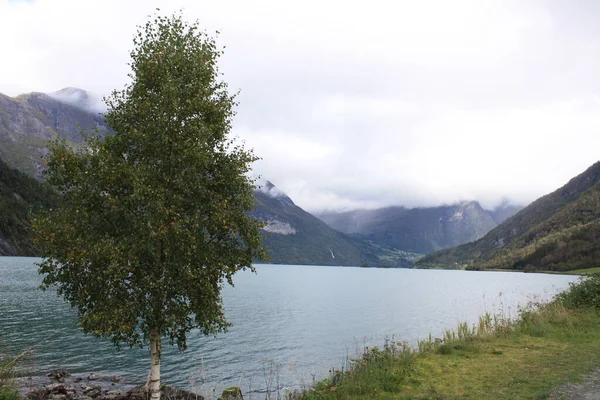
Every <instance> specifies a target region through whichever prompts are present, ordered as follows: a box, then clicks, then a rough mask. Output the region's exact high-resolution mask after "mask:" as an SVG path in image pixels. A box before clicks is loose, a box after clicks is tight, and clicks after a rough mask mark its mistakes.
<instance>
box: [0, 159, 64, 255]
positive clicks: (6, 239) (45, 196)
mask: <svg viewBox="0 0 600 400" xmlns="http://www.w3.org/2000/svg"><path fill="white" fill-rule="evenodd" d="M55 198H56V196H55V194H54V193H53V191H52V190H51V189H49V188H47V187H45V186H43V185H42V184H41V183H39V182H38V181H36V180H35V179H33V178H31V177H29V176H27V175H25V174H23V173H21V172H19V171H17V170H16V169H13V168H10V167H9V166H8V165H6V163H4V162H3V161H2V160H0V256H16V255H36V248H35V246H34V245H33V243H32V241H31V223H30V222H29V218H28V213H29V211H30V210H32V209H36V208H40V207H42V208H46V207H51V206H52V205H53V204H55Z"/></svg>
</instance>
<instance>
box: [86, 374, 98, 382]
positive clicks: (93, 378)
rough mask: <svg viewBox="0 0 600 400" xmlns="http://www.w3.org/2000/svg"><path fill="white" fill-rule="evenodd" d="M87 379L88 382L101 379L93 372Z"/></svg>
mask: <svg viewBox="0 0 600 400" xmlns="http://www.w3.org/2000/svg"><path fill="white" fill-rule="evenodd" d="M87 378H88V381H97V380H98V379H100V377H99V376H98V375H96V374H95V373H93V372H92V373H91V374H89V375H88V377H87Z"/></svg>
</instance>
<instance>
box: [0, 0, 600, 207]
mask: <svg viewBox="0 0 600 400" xmlns="http://www.w3.org/2000/svg"><path fill="white" fill-rule="evenodd" d="M156 8H160V9H161V13H162V14H171V13H173V12H175V11H177V10H180V9H183V16H184V18H185V19H187V20H189V21H193V20H196V19H198V20H199V22H200V24H201V26H202V27H203V28H205V29H206V30H207V31H208V32H209V33H210V32H214V31H216V30H219V31H220V32H221V34H220V35H219V36H218V39H217V42H218V44H219V45H221V46H225V47H226V50H225V55H224V56H223V57H222V58H221V63H220V68H221V71H222V72H223V73H224V74H225V75H224V79H225V80H226V81H227V82H228V83H229V85H230V88H231V89H232V90H237V89H240V90H241V93H240V96H239V101H240V106H239V108H238V115H237V117H236V119H235V124H234V129H233V133H234V134H236V135H238V136H239V137H240V138H241V139H244V140H245V141H246V144H247V145H248V146H249V147H253V148H254V150H255V152H256V154H257V155H259V156H260V157H262V161H260V162H257V163H256V164H255V167H254V170H255V172H256V173H257V174H260V175H262V176H263V177H264V178H266V179H269V180H271V181H272V182H273V183H274V184H275V185H277V186H278V187H279V188H281V189H282V190H283V191H285V192H286V193H288V194H289V195H290V197H292V199H293V200H294V201H295V202H296V203H297V204H298V205H300V206H301V207H304V208H305V209H307V210H309V211H318V210H323V209H348V208H358V207H376V206H384V205H392V204H397V205H406V206H430V205H438V204H443V203H452V202H456V201H460V200H471V199H475V200H479V201H481V202H482V203H483V204H484V206H487V207H492V206H494V205H495V204H497V203H499V202H500V201H501V199H502V198H509V199H511V200H512V201H514V202H516V203H522V204H526V203H528V202H530V201H532V200H535V199H536V198H537V197H539V196H541V195H543V194H546V193H549V192H551V191H553V190H555V189H556V188H558V187H559V186H562V185H563V184H564V183H566V182H567V181H568V180H569V179H570V178H571V177H573V176H575V175H577V174H579V173H580V172H582V171H583V170H585V169H586V168H587V167H588V166H590V165H591V164H593V163H594V162H596V161H597V160H598V159H600V24H599V23H598V21H600V1H595V0H589V1H575V0H563V1H534V0H531V1H521V0H516V1H514V2H510V1H504V0H502V1H500V0H498V1H482V0H473V1H457V0H453V1H446V0H440V1H391V0H389V1H378V0H369V1H364V0H363V1H356V2H354V1H349V0H344V1H338V0H335V1H334V0H319V1H313V0H303V1H281V0H272V1H271V0H269V1H252V0H239V1H228V0H218V1H217V0H209V1H197V0H190V1H183V0H181V1H154V0H150V1H149V0H143V1H142V0H135V1H126V0H118V1H116V0H102V1H99V0H90V1H82V0H33V1H23V0H9V1H6V0H0V38H1V39H0V54H1V62H0V92H2V93H5V94H8V95H16V94H19V93H24V92H31V91H41V92H51V91H55V90H58V89H61V88H63V87H67V86H74V87H79V88H82V89H86V90H88V91H91V92H92V93H95V94H96V95H99V96H102V95H106V94H108V93H109V92H110V91H111V90H112V89H120V88H122V87H123V86H124V85H125V84H126V82H127V73H128V67H127V62H128V58H129V54H128V52H129V50H131V48H132V38H133V34H134V33H135V31H136V29H137V28H136V26H137V25H141V24H143V23H144V22H145V21H146V20H147V16H148V15H150V14H152V13H154V10H155V9H156Z"/></svg>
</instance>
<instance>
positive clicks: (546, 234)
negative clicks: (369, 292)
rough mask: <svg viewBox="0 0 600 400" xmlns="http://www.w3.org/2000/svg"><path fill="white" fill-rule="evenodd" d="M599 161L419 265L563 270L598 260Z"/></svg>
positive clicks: (591, 265)
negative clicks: (486, 229)
mask: <svg viewBox="0 0 600 400" xmlns="http://www.w3.org/2000/svg"><path fill="white" fill-rule="evenodd" d="M598 239H600V162H597V163H595V164H594V165H592V166H591V167H590V168H588V169H587V170H586V171H585V172H583V173H582V174H580V175H578V176H576V177H575V178H573V179H571V180H570V181H569V182H568V183H567V184H566V185H565V186H563V187H561V188H560V189H558V190H556V191H555V192H553V193H550V194H548V195H546V196H544V197H541V198H540V199H538V200H536V201H535V202H533V203H532V204H530V205H529V206H528V207H526V208H524V209H523V210H521V211H520V212H519V213H517V214H516V215H514V216H512V217H511V218H509V219H507V220H506V221H504V222H503V223H502V224H500V225H499V226H498V227H496V228H495V229H493V230H491V231H490V232H489V233H488V234H487V235H485V236H484V237H483V238H481V239H479V240H477V241H475V242H473V243H468V244H465V245H462V246H458V247H455V248H452V249H446V250H442V251H439V252H437V253H434V254H431V255H429V256H427V257H424V258H423V259H421V260H420V261H419V262H418V263H417V267H425V268H426V267H443V268H465V267H466V268H472V269H482V268H508V269H544V270H555V271H564V270H570V269H577V268H588V267H594V266H598V264H600V242H599V240H598Z"/></svg>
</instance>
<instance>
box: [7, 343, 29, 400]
mask: <svg viewBox="0 0 600 400" xmlns="http://www.w3.org/2000/svg"><path fill="white" fill-rule="evenodd" d="M27 353H29V350H25V351H23V352H22V353H20V354H18V355H16V356H9V355H7V354H2V353H0V400H14V399H17V398H18V391H17V390H16V388H15V386H14V382H13V379H14V370H15V366H16V365H17V363H18V362H19V360H21V359H22V358H23V357H25V355H27Z"/></svg>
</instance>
